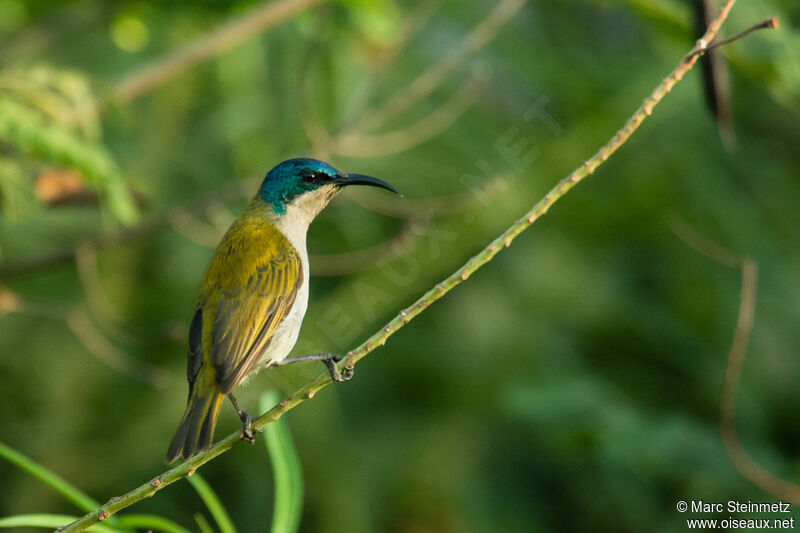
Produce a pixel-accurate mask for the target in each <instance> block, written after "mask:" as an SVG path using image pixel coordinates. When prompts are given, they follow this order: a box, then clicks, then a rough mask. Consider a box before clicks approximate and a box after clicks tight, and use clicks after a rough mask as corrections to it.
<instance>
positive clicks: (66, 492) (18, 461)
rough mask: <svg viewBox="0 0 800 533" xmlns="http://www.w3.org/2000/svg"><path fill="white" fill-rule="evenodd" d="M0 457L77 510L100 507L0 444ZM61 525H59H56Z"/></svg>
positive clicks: (76, 490)
mask: <svg viewBox="0 0 800 533" xmlns="http://www.w3.org/2000/svg"><path fill="white" fill-rule="evenodd" d="M0 456H2V457H5V458H6V459H7V460H8V461H10V462H11V463H12V464H15V465H17V466H18V467H20V468H21V469H23V470H25V471H26V472H28V473H29V474H31V475H32V476H34V477H37V478H39V479H40V480H42V481H43V482H44V483H45V484H46V485H49V486H50V487H51V488H52V489H54V490H55V491H56V492H58V493H59V494H61V495H62V496H64V497H65V498H66V499H67V500H69V501H70V502H72V503H74V504H75V506H76V507H78V509H80V510H82V511H86V512H87V513H88V512H89V511H93V510H95V509H97V508H98V507H100V503H99V502H96V501H94V500H93V499H92V498H90V497H89V496H88V495H86V494H84V493H83V492H82V491H81V490H80V489H78V488H76V487H74V486H73V485H71V484H70V483H68V482H67V481H66V480H65V479H64V478H62V477H61V476H59V475H58V474H55V473H54V472H51V471H50V470H48V469H47V468H45V467H43V466H41V465H40V464H38V463H36V462H35V461H33V460H32V459H30V458H28V457H26V456H24V455H22V454H21V453H19V452H18V451H16V450H14V449H13V448H9V447H8V446H6V445H5V444H3V443H2V442H0ZM25 516H48V515H25ZM57 525H61V524H57Z"/></svg>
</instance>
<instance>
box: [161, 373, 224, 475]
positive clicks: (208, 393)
mask: <svg viewBox="0 0 800 533" xmlns="http://www.w3.org/2000/svg"><path fill="white" fill-rule="evenodd" d="M203 385H206V384H205V383H202V382H201V380H198V382H197V383H195V384H194V386H193V387H192V392H191V394H190V395H189V402H188V404H187V405H186V412H185V413H184V414H183V418H182V419H181V423H180V425H179V426H178V431H177V432H175V436H174V437H173V438H172V443H171V444H170V445H169V450H167V462H168V463H171V462H173V461H174V460H175V459H177V458H178V457H179V456H180V457H183V458H184V459H188V458H190V457H191V456H193V455H194V454H196V453H197V452H200V451H203V450H207V449H208V448H210V447H211V440H212V439H213V438H214V426H216V425H217V416H218V415H219V408H220V406H221V405H222V401H223V400H224V399H225V395H224V394H222V393H221V392H220V391H219V389H218V388H217V387H216V386H214V385H210V386H203Z"/></svg>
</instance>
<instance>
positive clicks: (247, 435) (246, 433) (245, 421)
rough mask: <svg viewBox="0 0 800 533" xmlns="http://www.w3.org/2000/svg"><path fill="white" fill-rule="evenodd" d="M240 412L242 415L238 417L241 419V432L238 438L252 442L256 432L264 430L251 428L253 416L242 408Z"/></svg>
mask: <svg viewBox="0 0 800 533" xmlns="http://www.w3.org/2000/svg"><path fill="white" fill-rule="evenodd" d="M242 413H243V416H240V417H239V418H240V419H241V421H242V432H241V434H240V435H239V438H240V439H242V440H246V441H247V442H249V443H250V444H253V443H255V441H256V434H257V433H264V430H263V429H255V428H253V417H252V416H250V414H249V413H248V412H247V411H245V410H242Z"/></svg>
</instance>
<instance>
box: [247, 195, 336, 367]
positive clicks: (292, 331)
mask: <svg viewBox="0 0 800 533" xmlns="http://www.w3.org/2000/svg"><path fill="white" fill-rule="evenodd" d="M316 192H317V191H314V192H311V193H306V194H304V195H303V196H302V197H300V198H298V199H297V200H296V201H295V202H293V203H291V204H289V205H287V206H286V213H284V214H283V215H282V216H280V217H279V218H277V219H276V220H275V226H276V227H277V228H278V229H279V230H280V231H281V233H283V234H284V235H285V236H286V238H287V239H288V240H289V242H290V243H291V244H292V246H294V248H295V250H297V253H298V254H299V255H300V263H301V265H302V267H303V284H302V285H301V286H300V288H299V289H298V291H297V296H295V299H294V304H293V305H292V309H291V310H290V311H289V313H288V314H287V315H286V317H285V318H284V319H283V321H282V322H281V323H280V324H278V326H277V327H276V328H275V333H274V334H273V336H272V340H271V341H270V343H269V347H268V348H267V349H266V351H265V352H264V354H263V355H262V356H261V365H264V366H269V365H271V364H275V363H279V362H281V361H283V360H284V359H285V358H286V356H287V355H289V352H291V351H292V348H294V345H295V343H296V342H297V337H298V335H299V334H300V326H301V325H302V323H303V317H304V316H305V314H306V309H307V308H308V281H309V278H310V277H311V275H310V271H309V268H308V252H307V251H306V233H308V226H309V224H311V221H312V220H314V217H315V216H317V214H318V213H319V212H320V211H321V210H322V208H323V207H325V205H326V204H327V203H328V200H329V199H330V193H329V191H325V190H322V189H320V190H319V192H320V194H319V195H317V194H314V193H316Z"/></svg>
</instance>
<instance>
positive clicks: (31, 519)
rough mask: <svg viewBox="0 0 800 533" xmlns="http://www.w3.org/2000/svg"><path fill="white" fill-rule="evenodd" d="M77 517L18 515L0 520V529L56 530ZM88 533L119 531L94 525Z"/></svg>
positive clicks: (38, 514) (116, 532) (113, 532)
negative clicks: (32, 528)
mask: <svg viewBox="0 0 800 533" xmlns="http://www.w3.org/2000/svg"><path fill="white" fill-rule="evenodd" d="M77 519H78V517H77V516H70V515H64V514H42V513H37V514H20V515H14V516H8V517H5V518H0V528H3V527H44V528H50V529H52V528H57V527H60V526H63V525H66V524H69V523H70V522H74V521H75V520H77ZM86 531H88V532H89V533H119V531H120V530H118V529H114V528H112V527H109V526H105V525H101V524H95V525H94V526H92V527H90V528H89V529H87V530H86Z"/></svg>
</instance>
